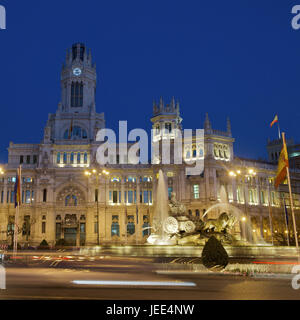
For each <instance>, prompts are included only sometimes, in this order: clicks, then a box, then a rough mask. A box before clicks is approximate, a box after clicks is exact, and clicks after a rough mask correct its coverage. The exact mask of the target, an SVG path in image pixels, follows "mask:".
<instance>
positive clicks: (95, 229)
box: [94, 222, 98, 233]
mask: <svg viewBox="0 0 300 320" xmlns="http://www.w3.org/2000/svg"><path fill="white" fill-rule="evenodd" d="M94 233H98V222H94Z"/></svg>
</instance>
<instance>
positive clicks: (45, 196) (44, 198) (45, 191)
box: [43, 189, 47, 202]
mask: <svg viewBox="0 0 300 320" xmlns="http://www.w3.org/2000/svg"><path fill="white" fill-rule="evenodd" d="M43 202H47V189H44V190H43Z"/></svg>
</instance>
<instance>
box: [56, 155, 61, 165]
mask: <svg viewBox="0 0 300 320" xmlns="http://www.w3.org/2000/svg"><path fill="white" fill-rule="evenodd" d="M56 163H57V164H59V163H60V152H58V154H57V156H56Z"/></svg>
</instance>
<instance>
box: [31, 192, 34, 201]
mask: <svg viewBox="0 0 300 320" xmlns="http://www.w3.org/2000/svg"><path fill="white" fill-rule="evenodd" d="M33 201H34V191H32V192H31V202H33Z"/></svg>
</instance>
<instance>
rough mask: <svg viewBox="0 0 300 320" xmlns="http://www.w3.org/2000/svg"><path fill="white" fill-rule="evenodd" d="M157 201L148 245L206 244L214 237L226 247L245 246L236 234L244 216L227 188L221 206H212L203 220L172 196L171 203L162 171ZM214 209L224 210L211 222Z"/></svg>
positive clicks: (223, 190)
mask: <svg viewBox="0 0 300 320" xmlns="http://www.w3.org/2000/svg"><path fill="white" fill-rule="evenodd" d="M156 199H157V201H156V207H155V210H154V216H153V227H152V229H153V232H152V234H151V235H150V236H149V237H148V239H147V242H148V243H149V244H152V245H186V244H191V245H203V244H205V241H206V240H207V239H208V238H210V237H211V236H212V235H213V236H215V237H216V238H217V239H218V240H220V241H221V242H223V243H224V244H228V245H234V244H239V245H240V244H242V243H245V242H243V241H242V240H241V237H240V236H238V237H237V234H236V229H237V228H236V225H237V222H239V223H241V218H242V216H243V213H242V211H241V210H239V209H238V208H236V207H235V206H233V205H231V204H230V203H229V202H228V199H227V194H226V191H225V188H224V187H221V189H220V203H217V204H215V205H213V206H211V207H210V208H209V209H208V210H207V211H206V213H205V214H204V215H203V217H202V219H200V217H193V216H190V215H189V214H188V213H187V210H186V207H185V205H184V204H182V203H181V202H179V201H178V200H177V199H176V194H175V193H174V192H173V193H172V194H171V199H170V201H168V193H167V186H166V182H165V177H164V174H163V172H162V170H160V171H159V178H158V187H157V198H156ZM214 209H218V211H221V212H222V211H223V212H222V213H221V214H220V215H219V216H218V218H216V219H212V218H211V219H209V218H208V214H209V213H212V212H213V210H214Z"/></svg>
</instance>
